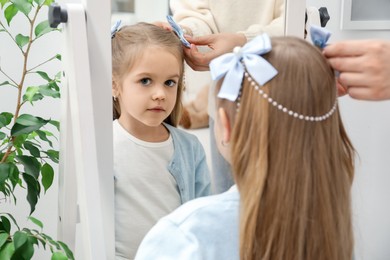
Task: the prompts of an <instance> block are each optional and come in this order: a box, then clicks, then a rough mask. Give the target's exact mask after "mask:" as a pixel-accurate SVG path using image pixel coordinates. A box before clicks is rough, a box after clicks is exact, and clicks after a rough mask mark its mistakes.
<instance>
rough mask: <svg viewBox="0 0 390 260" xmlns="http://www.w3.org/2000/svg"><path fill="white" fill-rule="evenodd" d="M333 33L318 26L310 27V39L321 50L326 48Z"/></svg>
mask: <svg viewBox="0 0 390 260" xmlns="http://www.w3.org/2000/svg"><path fill="white" fill-rule="evenodd" d="M330 35H331V33H330V32H329V31H328V30H326V29H325V28H322V27H319V26H317V25H311V27H310V37H311V41H312V42H313V44H314V45H315V46H317V47H320V48H321V49H323V48H325V46H326V43H327V42H328V40H329V37H330Z"/></svg>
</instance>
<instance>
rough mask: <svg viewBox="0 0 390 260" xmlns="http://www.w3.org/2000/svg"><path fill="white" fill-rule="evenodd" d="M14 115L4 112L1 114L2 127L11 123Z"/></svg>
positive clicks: (0, 122)
mask: <svg viewBox="0 0 390 260" xmlns="http://www.w3.org/2000/svg"><path fill="white" fill-rule="evenodd" d="M13 117H14V115H13V114H11V113H8V112H2V113H1V114H0V128H2V127H4V126H7V125H9V124H10V123H11V121H12V118H13Z"/></svg>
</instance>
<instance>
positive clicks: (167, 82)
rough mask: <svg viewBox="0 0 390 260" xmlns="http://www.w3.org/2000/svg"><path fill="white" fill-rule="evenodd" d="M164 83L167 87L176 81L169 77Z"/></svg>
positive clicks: (172, 85) (173, 84)
mask: <svg viewBox="0 0 390 260" xmlns="http://www.w3.org/2000/svg"><path fill="white" fill-rule="evenodd" d="M165 85H166V86H168V87H174V86H176V81H174V80H171V79H169V80H167V81H165Z"/></svg>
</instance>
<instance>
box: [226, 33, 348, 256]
mask: <svg viewBox="0 0 390 260" xmlns="http://www.w3.org/2000/svg"><path fill="white" fill-rule="evenodd" d="M263 57H264V58H265V59H266V60H268V61H269V62H270V63H271V64H272V65H273V66H274V67H275V68H276V69H277V70H278V75H277V76H276V77H275V78H273V79H272V80H271V81H269V82H268V83H266V84H265V85H264V86H263V87H262V89H263V90H264V91H265V92H266V93H268V94H269V96H270V97H271V98H272V99H273V100H276V101H277V102H278V103H279V104H282V105H283V106H285V107H288V108H289V109H291V110H293V111H294V112H298V113H300V114H304V115H313V116H316V115H323V114H326V113H327V112H328V111H329V110H330V109H331V108H332V106H333V105H334V102H335V100H336V95H337V94H336V84H335V76H334V73H333V70H332V69H331V67H330V66H329V64H328V63H327V61H326V59H325V58H324V57H323V55H322V54H321V52H320V50H319V49H317V48H316V47H314V46H312V45H310V44H309V43H307V42H306V41H304V40H301V39H298V38H294V37H275V38H273V39H272V51H271V52H270V53H268V54H266V55H264V56H263ZM242 84H243V85H242V96H241V100H240V109H239V112H236V104H235V103H233V102H230V101H227V100H219V101H218V105H219V106H222V107H224V108H225V109H226V110H227V111H228V114H229V117H230V118H232V121H233V122H232V129H233V130H232V139H231V161H232V168H233V172H234V178H235V181H236V183H237V186H238V189H239V191H240V200H241V209H240V216H241V217H240V256H241V259H272V260H279V259H289V260H302V259H308V260H309V259H310V260H312V259H316V260H321V259H324V260H329V259H332V260H339V259H340V260H345V259H351V258H352V249H353V234H352V224H351V204H350V203H351V198H350V188H351V184H352V179H353V171H354V164H353V162H354V149H353V147H352V144H351V142H350V140H349V139H348V136H347V134H346V132H345V130H344V127H343V124H342V121H341V118H340V114H339V112H338V111H337V110H336V112H335V113H334V114H333V115H331V116H330V117H329V118H327V119H326V120H324V121H321V122H315V121H314V122H311V121H305V120H300V119H298V118H295V117H293V116H290V115H288V114H287V113H283V112H282V111H280V110H278V109H277V108H276V107H274V106H273V105H272V104H270V103H269V102H268V101H267V100H266V99H264V98H262V97H261V96H260V95H259V93H258V91H256V90H255V88H254V87H253V86H251V85H250V82H248V80H247V78H245V77H244V79H243V83H242Z"/></svg>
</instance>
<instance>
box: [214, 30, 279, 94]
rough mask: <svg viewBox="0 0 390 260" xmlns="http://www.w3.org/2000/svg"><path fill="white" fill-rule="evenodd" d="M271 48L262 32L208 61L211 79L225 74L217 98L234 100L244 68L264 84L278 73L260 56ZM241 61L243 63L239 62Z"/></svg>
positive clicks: (267, 38) (216, 78) (269, 41)
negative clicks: (240, 45) (242, 44)
mask: <svg viewBox="0 0 390 260" xmlns="http://www.w3.org/2000/svg"><path fill="white" fill-rule="evenodd" d="M271 49H272V46H271V40H270V38H269V36H268V35H267V34H265V33H264V34H262V35H259V36H257V37H256V38H254V39H253V40H251V41H249V42H247V43H246V44H245V45H244V46H243V47H242V48H240V47H235V48H234V52H233V53H227V54H224V55H221V56H219V57H217V58H215V59H214V60H212V61H211V62H210V72H211V77H212V79H213V80H218V79H220V78H222V77H223V76H225V79H224V81H223V83H222V87H221V90H220V91H219V93H218V97H219V98H225V99H228V100H230V101H235V100H236V99H237V97H238V95H239V92H240V88H241V82H242V78H243V75H244V72H245V68H246V70H247V71H248V73H249V74H250V75H251V77H252V78H253V79H254V80H256V82H257V83H258V84H260V85H264V84H265V83H266V82H268V81H269V80H271V79H272V78H273V77H275V76H276V74H278V71H277V70H276V69H275V68H274V67H273V66H272V65H271V64H270V63H269V62H268V61H267V60H265V59H264V58H263V57H262V56H260V55H262V54H265V53H267V52H270V51H271ZM241 62H243V63H244V64H245V68H244V65H243V64H242V63H241Z"/></svg>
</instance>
